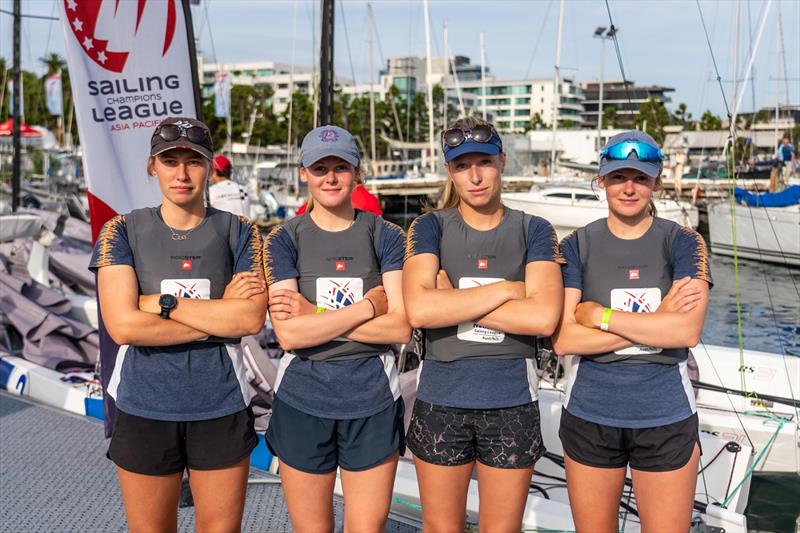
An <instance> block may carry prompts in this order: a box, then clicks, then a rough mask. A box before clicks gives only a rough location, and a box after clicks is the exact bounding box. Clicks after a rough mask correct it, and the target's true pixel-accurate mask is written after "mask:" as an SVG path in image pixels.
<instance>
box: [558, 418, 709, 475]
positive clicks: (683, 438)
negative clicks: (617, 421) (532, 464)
mask: <svg viewBox="0 0 800 533" xmlns="http://www.w3.org/2000/svg"><path fill="white" fill-rule="evenodd" d="M699 431H700V430H699V426H698V420H697V413H695V414H693V415H692V416H690V417H689V418H687V419H685V420H681V421H679V422H674V423H672V424H667V425H664V426H658V427H652V428H618V427H613V426H604V425H603V424H595V423H594V422H589V421H588V420H584V419H583V418H579V417H577V416H575V415H573V414H571V413H570V412H569V411H567V410H566V409H562V410H561V425H560V427H559V429H558V436H559V437H560V438H561V444H562V445H563V447H564V453H566V454H567V455H569V457H570V458H571V459H573V460H575V461H577V462H579V463H581V464H583V465H586V466H593V467H595V468H622V467H624V466H627V465H629V464H630V466H631V468H633V469H635V470H643V471H645V472H670V471H672V470H677V469H679V468H682V467H684V466H686V464H687V463H688V462H689V459H691V457H692V453H694V445H695V443H697V445H698V446H699V445H700V433H699Z"/></svg>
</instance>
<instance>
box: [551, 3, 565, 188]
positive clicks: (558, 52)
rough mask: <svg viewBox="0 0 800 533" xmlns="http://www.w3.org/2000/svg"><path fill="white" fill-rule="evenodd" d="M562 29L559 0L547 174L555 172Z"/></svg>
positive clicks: (562, 22) (562, 10)
mask: <svg viewBox="0 0 800 533" xmlns="http://www.w3.org/2000/svg"><path fill="white" fill-rule="evenodd" d="M563 29H564V0H561V5H560V8H559V12H558V37H557V39H556V77H555V79H554V80H553V113H552V115H553V116H552V121H553V141H552V145H551V147H550V172H549V175H550V176H552V175H553V174H555V170H556V136H557V133H558V104H559V101H558V99H559V96H558V95H559V93H560V92H561V90H560V89H561V34H562V31H563Z"/></svg>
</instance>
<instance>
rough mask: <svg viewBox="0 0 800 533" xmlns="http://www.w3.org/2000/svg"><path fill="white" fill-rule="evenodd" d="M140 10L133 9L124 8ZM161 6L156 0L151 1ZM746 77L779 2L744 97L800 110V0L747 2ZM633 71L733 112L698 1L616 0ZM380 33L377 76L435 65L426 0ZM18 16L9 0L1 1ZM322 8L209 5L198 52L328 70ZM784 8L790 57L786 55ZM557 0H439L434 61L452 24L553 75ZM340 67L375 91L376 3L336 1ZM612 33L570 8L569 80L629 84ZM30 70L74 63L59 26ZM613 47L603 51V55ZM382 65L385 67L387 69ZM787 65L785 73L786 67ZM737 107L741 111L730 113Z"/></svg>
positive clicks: (314, 4) (723, 6)
mask: <svg viewBox="0 0 800 533" xmlns="http://www.w3.org/2000/svg"><path fill="white" fill-rule="evenodd" d="M55 1H56V0H26V1H25V2H23V3H22V4H23V13H30V14H35V15H45V16H57V15H58V10H57V6H56V3H55ZM122 1H132V0H122ZM150 1H158V0H150ZM738 3H739V5H740V39H739V56H738V57H739V60H738V65H739V66H738V69H737V72H738V76H737V77H738V79H739V80H740V82H739V92H740V93H742V83H743V80H744V78H745V73H746V70H747V64H748V62H749V60H750V57H751V54H750V50H751V48H752V47H754V45H755V41H756V39H757V34H758V29H759V26H760V23H761V20H762V14H763V13H764V10H765V8H766V6H767V4H770V10H769V12H768V13H767V17H766V19H764V20H765V23H764V31H763V34H762V36H761V41H760V44H759V47H758V49H757V51H756V54H755V56H754V59H753V65H754V68H753V74H752V77H751V80H750V81H748V82H747V83H748V86H747V87H746V88H745V89H744V95H743V97H742V103H741V108H740V111H741V112H747V111H750V110H751V109H752V108H753V102H755V107H756V108H761V107H763V106H774V105H775V103H776V101H779V102H781V103H786V102H787V101H788V102H790V103H794V104H800V2H799V1H797V0H772V1H771V2H770V0H741V1H740V2H738ZM608 5H609V7H610V10H611V16H612V18H613V22H614V25H615V26H616V27H617V28H618V29H619V32H618V34H617V35H618V42H619V48H620V56H621V59H622V65H623V67H624V69H625V74H626V76H627V78H628V79H629V80H633V81H634V82H635V83H637V84H642V85H662V86H666V87H672V88H674V89H675V92H673V93H670V95H669V96H670V98H671V99H672V102H671V103H670V104H668V107H669V108H670V109H674V108H675V106H677V104H678V103H679V102H685V103H686V104H687V105H688V108H689V111H690V112H691V113H692V114H693V116H694V117H696V118H699V116H700V115H701V114H702V113H703V111H705V110H706V109H710V110H711V111H712V112H714V113H716V114H718V115H724V114H725V106H724V103H723V98H722V94H721V91H720V87H719V84H718V83H717V81H716V74H715V71H714V68H713V65H712V61H711V53H710V51H709V46H708V43H707V42H706V37H705V34H704V31H703V26H702V23H701V18H700V13H699V11H698V3H697V1H696V0H608ZM699 6H700V8H701V9H702V12H703V16H704V18H705V23H706V27H707V30H708V34H709V39H710V42H711V48H712V50H713V53H714V56H715V58H716V62H717V66H718V68H719V71H720V76H721V77H722V79H723V88H724V90H725V93H726V96H727V98H728V101H729V102H730V100H731V92H732V83H731V80H732V79H733V78H734V75H733V63H734V40H735V39H734V36H735V33H736V32H735V27H736V23H735V20H736V6H737V1H736V0H699ZM372 8H373V12H374V17H375V27H376V29H377V33H376V38H375V46H374V47H373V54H374V64H375V70H376V73H375V79H376V80H377V70H378V68H379V67H380V65H381V64H382V63H383V64H384V65H385V59H386V58H388V57H397V56H409V55H413V56H420V57H424V56H425V30H424V14H423V2H422V0H402V1H401V0H376V1H373V2H372ZM0 9H2V10H4V11H11V9H12V1H11V0H0ZM319 10H320V2H319V1H318V0H316V1H307V0H297V1H287V0H201V4H200V6H195V7H193V8H192V15H193V21H194V27H195V35H196V37H197V39H198V50H199V51H200V52H201V53H202V54H203V55H204V56H205V57H207V58H208V59H209V60H211V61H213V60H214V59H216V60H217V61H218V62H221V63H234V62H248V61H268V60H271V61H276V62H280V63H291V62H292V60H293V58H294V62H295V64H297V65H305V66H311V65H312V63H317V62H318V53H319V52H318V49H319V46H318V42H319ZM779 11H780V14H781V19H782V30H783V40H782V41H783V48H784V50H785V52H784V55H783V56H781V55H780V54H778V53H777V50H778V39H777V35H778V32H777V26H778V25H777V18H778V17H777V14H778V12H779ZM558 15H559V0H516V1H512V0H483V1H477V0H460V1H455V0H452V1H451V0H430V20H431V40H432V44H431V47H432V53H433V55H434V56H436V55H442V53H443V50H444V44H443V27H444V24H445V23H446V24H447V27H448V32H447V33H448V42H449V45H448V46H449V49H450V52H451V54H457V55H464V56H468V57H469V58H470V59H471V60H472V63H475V64H479V63H480V37H479V35H480V33H481V32H483V33H484V35H485V42H486V64H487V66H488V68H489V70H490V72H491V73H492V74H494V75H495V76H496V77H497V78H498V79H501V80H502V79H505V80H511V79H523V78H525V77H533V78H552V77H553V73H554V64H555V56H556V40H557V28H558ZM335 19H336V20H335V24H336V41H335V49H334V56H335V70H336V74H337V76H344V77H348V78H353V77H354V78H355V79H356V81H357V82H359V83H368V82H369V77H370V69H369V49H370V46H369V43H368V39H369V31H368V28H369V24H368V18H367V2H366V1H364V0H336V14H335ZM598 26H605V27H608V26H610V23H609V14H608V11H607V9H606V3H605V2H604V1H602V0H567V1H566V2H565V13H564V29H563V39H562V47H561V72H562V76H565V77H573V78H574V79H575V80H577V81H578V82H580V81H595V80H598V79H599V78H600V70H601V68H600V65H601V56H603V58H604V61H603V63H604V69H603V70H604V74H603V78H604V79H606V80H611V79H616V80H620V79H622V75H621V73H620V66H619V61H618V59H617V54H616V52H615V49H614V44H613V43H612V42H611V41H608V42H606V43H605V45H604V44H603V42H602V41H601V40H600V39H596V38H593V33H594V31H595V28H597V27H598ZM11 28H12V25H11V17H10V16H8V15H6V14H3V13H0V56H3V57H5V58H6V59H7V60H8V61H9V62H10V61H11V54H12V50H11V44H12V42H11V37H12V31H11ZM22 39H23V47H22V64H23V68H25V69H28V70H33V71H36V72H41V71H42V68H41V66H40V65H39V63H38V61H37V60H38V58H39V57H41V56H43V55H45V54H46V53H49V52H57V53H59V54H61V55H62V56H63V55H64V33H63V30H62V29H61V27H60V23H58V22H51V21H48V20H40V19H32V18H31V19H26V20H25V21H24V23H23V31H22ZM603 46H605V53H604V54H603ZM382 58H383V61H382ZM784 64H785V69H784V66H783V65H784ZM730 105H731V106H732V103H731V104H730Z"/></svg>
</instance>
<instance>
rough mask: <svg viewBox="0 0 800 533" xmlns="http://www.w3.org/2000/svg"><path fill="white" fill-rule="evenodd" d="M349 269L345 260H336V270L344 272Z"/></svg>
mask: <svg viewBox="0 0 800 533" xmlns="http://www.w3.org/2000/svg"><path fill="white" fill-rule="evenodd" d="M345 270H347V264H346V263H345V262H344V261H336V272H344V271H345Z"/></svg>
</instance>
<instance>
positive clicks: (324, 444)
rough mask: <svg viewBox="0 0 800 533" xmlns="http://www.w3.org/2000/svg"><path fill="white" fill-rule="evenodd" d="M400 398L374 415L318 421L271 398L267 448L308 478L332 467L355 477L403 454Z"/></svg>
mask: <svg viewBox="0 0 800 533" xmlns="http://www.w3.org/2000/svg"><path fill="white" fill-rule="evenodd" d="M403 412H404V407H403V399H402V398H400V399H398V400H397V401H396V402H394V403H393V404H392V405H390V406H389V407H387V408H386V409H384V410H383V411H380V412H379V413H376V414H374V415H370V416H366V417H363V418H355V419H349V420H338V419H333V418H322V417H319V416H314V415H310V414H308V413H304V412H303V411H299V410H297V409H295V408H294V407H292V406H291V405H289V404H287V403H286V402H282V401H281V400H280V399H278V398H275V400H274V401H273V403H272V417H271V418H270V421H269V426H268V427H267V445H268V446H269V448H270V450H271V451H272V453H273V454H275V455H276V456H277V457H278V459H280V460H281V462H283V463H286V464H287V465H289V466H291V467H292V468H295V469H297V470H301V471H303V472H307V473H309V474H327V473H329V472H333V471H334V470H336V468H337V467H342V468H343V469H344V470H350V471H353V472H357V471H359V470H367V469H369V468H372V467H374V466H377V465H379V464H381V463H382V462H384V461H385V460H386V459H388V458H389V457H391V456H392V455H394V454H395V453H397V452H399V453H400V455H403V454H404V453H405V439H404V437H403Z"/></svg>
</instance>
